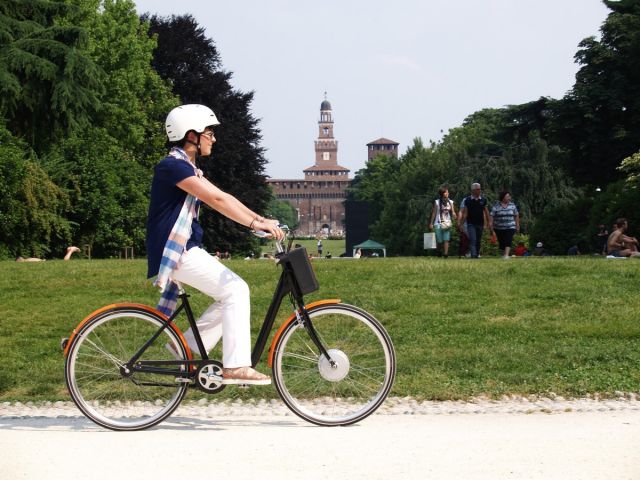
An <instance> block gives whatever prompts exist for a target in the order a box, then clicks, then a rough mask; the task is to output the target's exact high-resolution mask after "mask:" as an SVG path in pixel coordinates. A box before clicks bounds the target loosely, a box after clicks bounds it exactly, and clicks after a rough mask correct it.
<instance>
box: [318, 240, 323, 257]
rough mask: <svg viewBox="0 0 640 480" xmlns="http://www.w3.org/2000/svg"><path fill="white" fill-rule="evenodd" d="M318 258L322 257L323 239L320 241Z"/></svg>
mask: <svg viewBox="0 0 640 480" xmlns="http://www.w3.org/2000/svg"><path fill="white" fill-rule="evenodd" d="M318 256H319V257H321V256H322V239H320V238H319V239H318Z"/></svg>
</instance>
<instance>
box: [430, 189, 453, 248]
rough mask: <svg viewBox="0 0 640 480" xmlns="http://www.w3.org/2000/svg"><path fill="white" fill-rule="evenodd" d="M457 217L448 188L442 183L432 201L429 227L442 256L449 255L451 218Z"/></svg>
mask: <svg viewBox="0 0 640 480" xmlns="http://www.w3.org/2000/svg"><path fill="white" fill-rule="evenodd" d="M455 218H457V216H456V210H455V207H454V205H453V200H451V199H450V198H449V188H448V187H447V186H446V185H442V186H441V187H440V189H439V190H438V198H437V199H436V200H435V201H434V202H433V208H432V209H431V220H430V221H429V229H431V230H433V231H435V234H436V243H437V244H438V245H440V246H441V248H442V256H443V257H444V258H447V257H448V256H449V242H450V241H451V228H452V226H453V219H455Z"/></svg>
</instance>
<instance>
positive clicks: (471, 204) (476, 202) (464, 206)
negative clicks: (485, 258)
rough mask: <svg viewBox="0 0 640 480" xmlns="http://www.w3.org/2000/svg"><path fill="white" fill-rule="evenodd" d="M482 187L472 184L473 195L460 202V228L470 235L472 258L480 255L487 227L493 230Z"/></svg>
mask: <svg viewBox="0 0 640 480" xmlns="http://www.w3.org/2000/svg"><path fill="white" fill-rule="evenodd" d="M481 193H482V187H481V186H480V184H479V183H472V184H471V195H469V196H467V197H464V199H463V200H462V203H461V204H460V218H459V220H458V229H459V230H461V231H466V234H467V236H468V237H469V249H470V250H471V258H478V257H479V256H480V241H481V240H482V232H483V230H484V229H485V227H489V229H490V230H493V224H492V223H491V217H490V216H489V210H488V209H487V199H486V198H484V197H483V196H482V195H481Z"/></svg>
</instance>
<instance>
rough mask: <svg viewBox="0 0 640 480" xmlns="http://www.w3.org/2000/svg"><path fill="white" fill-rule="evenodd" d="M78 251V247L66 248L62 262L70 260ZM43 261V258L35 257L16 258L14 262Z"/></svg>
mask: <svg viewBox="0 0 640 480" xmlns="http://www.w3.org/2000/svg"><path fill="white" fill-rule="evenodd" d="M79 251H80V249H79V248H78V247H74V246H73V245H72V246H70V247H67V253H66V254H65V256H64V258H63V260H70V259H71V255H73V254H74V253H76V252H79ZM44 261H45V259H44V258H37V257H27V258H24V257H21V256H20V257H18V258H16V262H44Z"/></svg>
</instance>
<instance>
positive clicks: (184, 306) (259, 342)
mask: <svg viewBox="0 0 640 480" xmlns="http://www.w3.org/2000/svg"><path fill="white" fill-rule="evenodd" d="M289 294H291V295H292V297H293V303H294V308H295V309H296V316H297V317H298V321H300V322H302V324H303V326H304V327H305V329H306V330H307V332H308V334H309V337H310V338H311V341H312V342H313V343H314V345H316V347H318V350H320V353H322V355H324V357H325V358H326V359H327V360H328V361H329V362H330V363H331V364H333V360H332V359H331V357H330V355H329V353H328V352H327V350H326V348H325V347H324V345H322V342H321V341H320V338H319V337H318V334H317V332H316V330H315V328H314V327H313V324H312V322H311V318H310V317H309V313H308V312H307V310H306V309H305V308H304V295H303V294H302V292H301V290H300V286H299V284H298V281H297V279H296V275H295V271H294V270H293V268H291V266H290V265H288V264H284V265H283V269H282V273H281V274H280V279H279V280H278V285H277V286H276V290H275V292H274V294H273V298H272V299H271V304H270V305H269V309H268V310H267V313H266V315H265V318H264V322H263V323H262V327H261V328H260V333H259V334H258V338H257V339H256V343H255V345H254V347H253V351H252V353H251V366H252V367H255V366H256V365H257V364H258V362H259V361H260V358H261V357H262V354H263V352H264V349H265V347H266V345H267V341H268V339H269V334H270V332H271V329H272V328H273V324H274V322H275V320H276V317H277V316H278V312H279V310H280V306H281V305H282V300H283V299H284V298H285V297H286V296H287V295H289ZM178 297H179V298H180V301H181V303H180V305H179V306H178V308H176V310H175V312H173V314H172V315H171V317H169V319H168V320H167V321H166V322H165V323H164V325H162V326H161V327H160V328H159V329H158V331H157V332H156V333H155V334H154V335H153V336H152V337H151V338H150V339H149V340H148V341H147V342H146V343H145V344H144V345H143V346H142V347H141V348H140V349H139V350H138V352H136V354H135V355H134V356H133V357H132V358H131V360H129V362H128V363H127V365H126V367H127V368H128V369H129V370H133V371H137V372H145V373H159V374H166V375H177V376H181V377H185V378H189V377H193V376H195V375H196V373H197V372H196V371H192V372H189V371H188V370H191V369H187V371H185V370H169V369H166V368H158V367H160V366H163V365H164V366H176V365H180V366H191V365H201V364H202V363H203V362H206V361H208V360H209V357H208V355H207V351H206V350H205V348H204V344H203V343H202V337H201V336H200V331H199V330H198V326H197V325H196V320H195V317H194V315H193V311H192V310H191V305H190V304H189V300H188V298H189V295H188V294H187V293H185V292H184V291H181V292H180V293H179V295H178ZM182 310H184V311H185V314H186V316H187V320H188V321H189V326H190V327H191V329H192V331H193V337H194V338H195V341H196V344H197V345H198V353H199V354H200V357H201V359H200V360H143V361H138V359H139V358H140V357H141V356H142V354H143V353H144V352H145V351H146V350H147V348H149V346H150V345H151V344H152V343H153V342H154V341H155V340H156V339H157V338H158V337H159V336H160V335H161V334H162V332H163V331H164V330H165V329H166V328H168V327H169V324H170V323H171V322H172V321H173V320H174V319H175V318H176V317H177V316H178V315H179V314H180V312H182Z"/></svg>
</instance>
